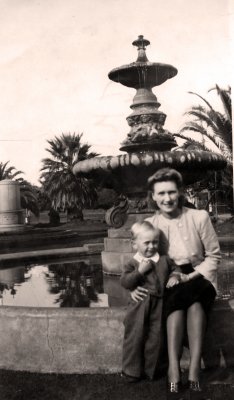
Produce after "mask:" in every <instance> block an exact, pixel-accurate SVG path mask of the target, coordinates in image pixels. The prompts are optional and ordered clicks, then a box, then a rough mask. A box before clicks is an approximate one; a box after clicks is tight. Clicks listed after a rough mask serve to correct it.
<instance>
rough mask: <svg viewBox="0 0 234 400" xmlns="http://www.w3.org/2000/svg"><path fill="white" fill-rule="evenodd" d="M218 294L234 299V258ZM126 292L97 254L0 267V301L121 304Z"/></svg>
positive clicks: (226, 262)
mask: <svg viewBox="0 0 234 400" xmlns="http://www.w3.org/2000/svg"><path fill="white" fill-rule="evenodd" d="M218 298H219V299H221V300H230V301H231V302H232V303H233V302H234V259H233V257H231V258H230V257H226V258H224V259H223V261H222V265H221V266H220V268H219V274H218ZM128 299H129V293H128V292H127V291H126V290H125V289H123V288H122V287H121V286H120V283H119V277H118V276H110V275H104V274H103V273H102V268H101V259H100V257H97V256H95V258H92V259H90V260H87V259H84V260H80V259H77V260H75V261H74V260H72V261H69V260H68V261H66V262H64V261H63V262H56V263H50V264H45V263H43V264H37V265H34V264H30V265H26V266H25V265H24V266H22V265H15V266H12V267H6V268H4V267H1V269H0V305H2V306H3V305H4V306H27V307H121V306H125V305H127V303H128Z"/></svg>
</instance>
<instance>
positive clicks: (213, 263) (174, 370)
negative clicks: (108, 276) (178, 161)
mask: <svg viewBox="0 0 234 400" xmlns="http://www.w3.org/2000/svg"><path fill="white" fill-rule="evenodd" d="M148 183H149V186H150V188H151V190H152V198H153V200H154V201H155V202H156V205H157V208H158V210H157V211H156V213H155V214H154V216H153V217H151V218H148V219H147V220H148V221H150V222H151V223H152V224H153V225H154V226H156V227H158V228H159V229H160V230H161V231H162V243H163V246H162V249H161V254H168V255H169V257H170V258H171V259H172V260H173V261H174V263H175V265H176V273H173V274H172V276H171V277H170V278H169V280H168V283H167V290H166V294H165V302H164V304H165V318H166V327H167V346H168V359H169V368H168V382H169V387H168V388H169V391H170V392H179V391H180V388H181V381H180V358H181V354H182V345H183V338H184V331H185V328H186V331H187V336H188V344H189V349H190V366H189V375H188V379H189V388H190V389H191V390H193V391H200V390H201V389H200V384H199V372H200V364H201V354H202V344H203V338H204V333H205V329H206V322H207V317H208V314H209V311H210V308H211V306H212V304H213V302H214V299H215V295H216V288H217V265H218V263H219V260H220V258H221V257H220V248H219V244H218V240H217V237H216V234H215V231H214V229H213V226H212V224H211V221H210V218H209V215H208V213H207V212H206V211H204V210H196V209H191V208H187V207H183V206H182V199H183V196H182V184H183V182H182V177H181V175H180V174H179V172H177V171H176V170H173V169H169V168H163V169H161V170H159V171H157V172H156V173H155V174H154V175H153V176H151V177H150V178H149V180H148ZM145 293H146V290H145V289H144V288H141V287H138V288H137V289H135V290H134V291H133V292H132V293H131V296H132V298H133V300H135V301H140V300H142V299H143V297H144V294H145Z"/></svg>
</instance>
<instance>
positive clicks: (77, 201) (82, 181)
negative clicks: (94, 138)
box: [40, 133, 98, 212]
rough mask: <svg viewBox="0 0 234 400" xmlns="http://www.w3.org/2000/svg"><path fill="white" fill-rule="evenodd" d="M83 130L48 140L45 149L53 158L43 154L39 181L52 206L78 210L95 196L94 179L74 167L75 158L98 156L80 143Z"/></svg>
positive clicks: (87, 204) (88, 146)
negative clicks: (75, 172)
mask: <svg viewBox="0 0 234 400" xmlns="http://www.w3.org/2000/svg"><path fill="white" fill-rule="evenodd" d="M82 136H83V134H75V133H73V134H70V133H67V134H62V135H61V136H60V137H57V136H56V137H55V138H54V139H53V140H48V141H47V142H48V143H49V145H50V147H49V148H47V149H46V150H47V151H48V152H49V153H50V154H51V156H52V158H44V159H43V160H42V163H43V166H42V168H41V171H42V173H41V177H40V179H41V183H42V186H43V189H44V192H45V194H46V195H47V196H48V197H49V199H50V200H51V203H52V207H53V208H54V209H55V210H58V209H62V210H67V211H68V212H74V211H76V212H81V210H82V208H84V207H87V206H92V204H93V203H94V201H95V200H96V189H95V186H94V183H93V181H91V180H89V179H86V178H83V177H78V176H76V175H74V173H73V167H74V165H75V164H76V163H77V162H78V161H82V160H85V159H88V158H92V157H95V156H97V155H98V154H97V153H94V152H90V151H89V149H90V147H91V146H90V145H89V144H87V143H81V139H82Z"/></svg>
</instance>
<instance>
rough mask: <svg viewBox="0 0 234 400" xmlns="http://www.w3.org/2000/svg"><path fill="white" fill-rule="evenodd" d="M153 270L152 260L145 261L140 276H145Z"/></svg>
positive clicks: (140, 267)
mask: <svg viewBox="0 0 234 400" xmlns="http://www.w3.org/2000/svg"><path fill="white" fill-rule="evenodd" d="M151 269H152V263H151V260H150V259H147V258H146V259H144V260H142V261H141V262H140V264H139V268H138V271H139V272H140V274H145V273H146V272H148V271H150V270H151Z"/></svg>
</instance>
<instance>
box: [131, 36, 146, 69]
mask: <svg viewBox="0 0 234 400" xmlns="http://www.w3.org/2000/svg"><path fill="white" fill-rule="evenodd" d="M132 44H133V46H136V47H137V50H138V57H137V60H136V62H146V61H149V60H148V58H147V56H146V53H145V49H146V46H148V45H149V44H150V41H149V40H147V39H144V36H143V35H139V36H138V39H137V40H134V41H133V42H132Z"/></svg>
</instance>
